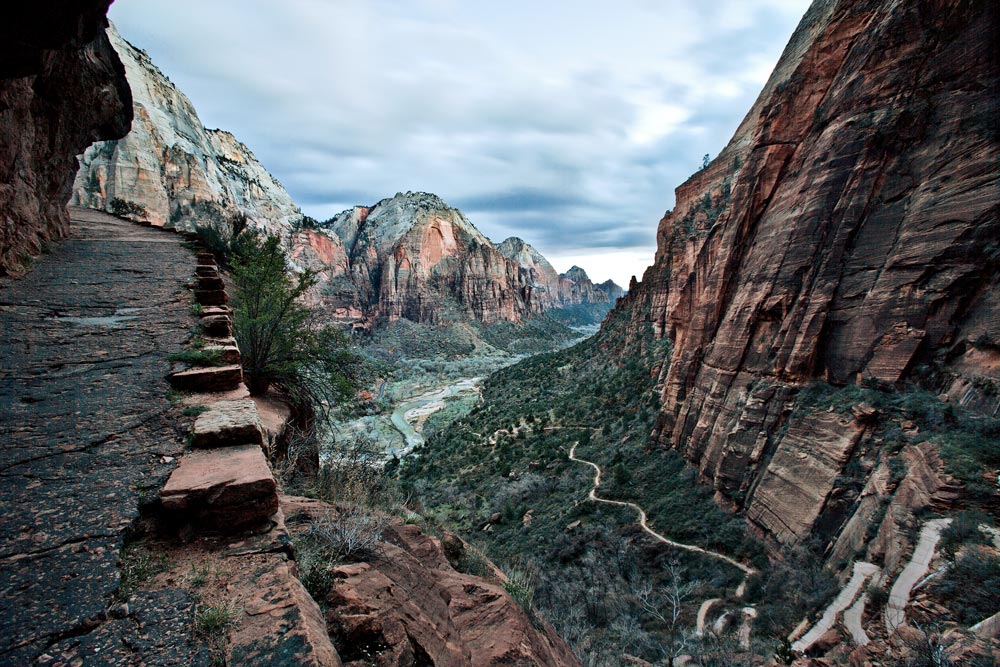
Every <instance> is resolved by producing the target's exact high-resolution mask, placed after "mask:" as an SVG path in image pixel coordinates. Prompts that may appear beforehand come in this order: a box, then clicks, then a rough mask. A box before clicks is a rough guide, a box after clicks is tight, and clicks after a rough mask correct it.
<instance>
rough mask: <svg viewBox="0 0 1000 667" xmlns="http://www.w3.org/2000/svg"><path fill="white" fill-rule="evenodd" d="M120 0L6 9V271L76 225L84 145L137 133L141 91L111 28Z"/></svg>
mask: <svg viewBox="0 0 1000 667" xmlns="http://www.w3.org/2000/svg"><path fill="white" fill-rule="evenodd" d="M110 4H111V2H110V0H84V1H81V2H78V3H73V4H72V7H70V5H69V4H68V3H61V4H59V5H58V6H56V7H49V6H47V5H42V4H39V3H26V4H17V5H14V6H10V7H5V9H4V19H3V21H2V22H0V275H4V274H7V273H18V272H21V271H23V270H24V269H25V268H26V264H25V262H26V261H27V259H28V257H30V256H31V255H37V254H38V253H39V252H41V249H42V244H43V243H44V242H46V241H50V240H54V239H60V238H63V237H65V236H66V235H67V233H68V231H69V215H68V213H67V211H66V202H67V201H68V200H69V196H70V192H71V186H72V183H73V175H74V174H75V173H76V158H75V156H76V155H77V153H79V152H80V151H82V150H83V149H84V148H86V147H87V145H89V144H90V143H91V142H93V141H96V140H98V139H113V138H117V137H121V136H123V135H124V134H125V133H126V132H128V125H129V121H130V120H131V119H132V96H131V94H130V92H129V87H128V83H127V82H126V80H125V72H124V69H123V68H122V64H121V61H120V60H119V59H118V56H117V55H116V54H115V52H114V50H113V49H112V48H111V44H110V43H109V41H108V38H107V36H106V35H105V34H104V27H105V26H106V25H107V19H106V18H105V15H106V13H107V9H108V5H110Z"/></svg>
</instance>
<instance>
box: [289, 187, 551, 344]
mask: <svg viewBox="0 0 1000 667" xmlns="http://www.w3.org/2000/svg"><path fill="white" fill-rule="evenodd" d="M324 227H325V228H326V230H327V234H326V238H328V239H329V240H330V251H329V254H330V256H331V257H333V258H335V260H336V261H335V263H334V264H333V265H331V266H330V284H329V285H328V287H326V289H325V293H324V302H325V303H327V304H328V305H329V306H330V307H331V308H333V309H335V310H336V309H342V310H344V311H345V312H359V313H361V314H362V315H363V316H364V317H365V318H369V319H372V318H385V319H388V320H395V319H400V318H406V319H409V320H412V321H414V322H420V323H432V324H440V323H445V322H449V321H453V320H458V319H466V318H469V317H471V318H473V319H475V320H477V321H478V322H481V323H483V324H492V323H495V322H502V321H504V322H520V321H522V320H523V319H524V318H526V317H528V316H530V315H533V314H537V313H541V312H542V310H543V309H544V306H543V303H542V301H540V299H539V297H538V296H537V294H536V291H535V290H534V288H533V287H532V285H531V283H530V281H529V279H528V277H527V275H526V274H525V273H524V272H522V270H521V267H520V266H519V265H518V264H517V262H515V261H514V260H511V259H508V258H507V257H504V256H503V255H502V254H501V253H500V251H498V250H497V248H496V247H495V246H494V245H493V243H492V242H491V241H490V240H489V239H488V238H486V236H484V235H483V234H482V233H481V232H480V231H479V230H478V229H476V228H475V227H474V226H473V225H472V223H471V222H469V220H468V218H466V217H465V215H463V214H462V212H461V211H459V210H458V209H454V208H451V207H450V206H448V205H447V204H446V203H444V202H443V201H442V200H441V199H440V198H439V197H437V196H435V195H432V194H427V193H423V192H407V193H399V194H397V195H396V196H395V197H392V198H390V199H383V200H382V201H380V202H378V203H377V204H375V206H372V207H370V208H368V207H360V206H357V207H354V208H352V209H349V210H347V211H344V212H343V213H340V214H338V215H337V216H335V217H334V218H333V219H331V220H330V221H328V222H327V223H324ZM338 239H339V241H340V248H342V249H343V250H342V252H343V253H344V255H346V259H347V265H346V267H345V268H346V271H345V272H344V273H340V270H341V267H344V264H343V262H342V261H341V250H340V248H338V244H337V240H338ZM324 243H325V242H324ZM303 253H304V251H303ZM317 254H320V253H317Z"/></svg>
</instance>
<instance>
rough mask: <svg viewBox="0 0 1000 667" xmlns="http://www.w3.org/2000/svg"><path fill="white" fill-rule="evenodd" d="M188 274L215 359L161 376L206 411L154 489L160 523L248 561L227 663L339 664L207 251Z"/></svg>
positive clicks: (236, 588) (237, 587) (225, 556)
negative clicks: (302, 566) (309, 586)
mask: <svg viewBox="0 0 1000 667" xmlns="http://www.w3.org/2000/svg"><path fill="white" fill-rule="evenodd" d="M195 276H196V280H197V285H196V289H195V290H194V295H195V299H196V301H197V303H198V304H199V305H200V306H201V309H200V318H199V320H200V321H199V325H198V331H199V333H200V336H201V337H202V338H204V339H206V340H207V343H208V344H207V345H205V346H204V347H203V348H202V349H203V350H206V351H216V352H217V354H216V355H215V357H216V359H215V360H216V361H217V362H219V363H221V364H222V365H215V366H195V367H193V368H188V369H185V370H180V371H176V372H173V373H171V374H170V375H169V376H168V381H169V382H170V384H171V386H172V387H173V388H174V389H175V390H178V391H181V392H186V395H185V397H184V398H183V403H184V404H185V405H187V406H201V407H203V408H205V411H204V412H202V413H201V414H199V415H198V417H197V418H196V419H195V421H194V424H193V426H192V427H191V431H190V444H191V450H190V451H188V452H186V453H185V454H184V455H183V456H182V457H180V460H179V461H178V464H177V467H176V468H175V469H174V471H173V472H172V473H171V475H170V477H169V478H168V480H167V482H166V484H165V485H164V486H163V488H162V489H161V490H160V492H159V498H160V504H161V507H162V509H163V512H164V515H165V517H166V519H167V521H168V523H169V524H171V525H175V526H178V527H180V532H181V534H182V535H184V536H186V538H185V539H187V540H190V541H191V542H192V544H196V545H197V544H198V543H199V542H198V540H199V538H201V537H202V536H204V541H205V544H206V547H205V551H206V553H205V554H204V555H203V556H204V557H205V558H215V559H217V560H218V562H219V563H220V564H221V566H222V567H227V566H228V567H232V566H233V565H232V564H233V559H243V560H244V561H246V562H245V563H244V564H243V567H249V566H251V565H252V567H250V569H251V570H252V571H253V573H254V574H253V575H252V576H251V577H248V578H240V580H239V581H233V582H232V583H231V584H230V585H229V586H228V588H230V589H231V592H232V595H233V599H234V602H236V603H239V604H240V606H241V613H240V616H241V617H240V619H239V622H238V623H237V624H236V625H235V626H234V627H233V628H232V629H231V630H230V631H228V633H227V637H226V656H227V664H228V662H229V660H237V661H238V662H239V664H247V665H316V666H317V667H318V666H320V665H339V664H340V661H339V659H338V658H337V654H336V651H335V650H334V649H333V645H332V644H331V643H330V639H329V636H328V635H327V633H326V628H325V624H324V623H323V620H322V618H323V617H322V614H321V612H320V610H319V607H318V606H317V605H316V602H315V601H314V600H313V599H312V598H311V597H310V596H309V594H308V592H306V590H305V588H304V587H303V586H302V584H301V582H300V581H299V579H298V578H297V577H296V576H295V574H294V573H295V565H294V563H293V562H291V561H292V553H291V549H290V546H289V539H288V534H287V531H286V530H285V526H284V518H283V516H282V514H281V511H280V509H279V500H278V486H277V483H276V481H275V478H274V475H273V473H272V471H271V468H270V466H269V464H268V460H267V456H266V454H265V447H267V446H268V443H269V438H268V432H269V430H273V428H274V426H273V425H271V428H270V429H266V428H265V426H264V424H263V423H262V421H261V416H260V413H259V411H258V408H257V404H256V403H255V402H254V400H253V399H251V398H250V395H249V391H248V390H247V387H246V385H245V384H244V383H243V374H242V367H241V365H240V351H239V348H238V346H237V345H236V341H235V339H234V338H233V329H232V317H231V312H230V310H229V307H228V306H227V305H226V304H228V302H229V298H228V295H227V294H226V291H225V283H224V280H223V277H222V275H221V274H220V272H219V269H218V266H217V265H216V262H215V259H214V257H213V256H212V255H211V253H204V252H203V253H198V265H197V267H196V269H195ZM281 426H283V424H282V425H281ZM220 543H221V549H220ZM236 567H237V568H239V567H241V566H240V565H237V566H236ZM262 600H264V601H270V602H269V604H266V605H265V604H263V603H262V602H261V601H262Z"/></svg>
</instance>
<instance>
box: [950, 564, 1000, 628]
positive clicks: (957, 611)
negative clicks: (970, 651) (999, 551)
mask: <svg viewBox="0 0 1000 667" xmlns="http://www.w3.org/2000/svg"><path fill="white" fill-rule="evenodd" d="M998 590H1000V558H998V557H997V556H995V555H993V554H992V553H990V551H989V549H987V548H983V547H979V546H973V547H970V548H969V549H968V550H966V551H964V552H963V553H962V554H961V555H959V556H958V558H956V559H955V562H954V563H953V564H952V566H951V567H950V568H949V569H948V570H946V571H945V573H944V574H943V575H942V576H941V577H940V578H939V579H938V580H937V581H936V582H935V583H934V584H933V591H934V593H935V594H936V595H937V596H938V597H939V598H940V599H941V600H942V601H943V602H944V603H945V605H946V606H947V607H948V609H950V610H951V612H952V614H953V615H954V616H955V620H957V621H958V622H959V623H961V624H962V625H974V624H975V623H978V622H979V621H981V620H983V619H984V618H986V617H987V616H989V615H990V614H993V613H996V592H997V591H998Z"/></svg>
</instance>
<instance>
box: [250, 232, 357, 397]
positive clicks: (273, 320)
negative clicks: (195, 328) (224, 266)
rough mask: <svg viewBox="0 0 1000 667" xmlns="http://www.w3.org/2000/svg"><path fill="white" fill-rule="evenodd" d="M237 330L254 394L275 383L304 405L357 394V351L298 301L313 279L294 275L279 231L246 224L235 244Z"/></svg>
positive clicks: (313, 277)
mask: <svg viewBox="0 0 1000 667" xmlns="http://www.w3.org/2000/svg"><path fill="white" fill-rule="evenodd" d="M231 247H232V275H233V284H234V286H235V297H234V299H233V330H234V335H235V337H236V340H237V342H238V343H239V347H240V352H241V355H240V356H241V359H242V362H243V371H244V373H245V375H246V377H247V384H248V386H249V387H250V393H251V394H254V395H260V394H263V393H265V392H266V391H267V389H268V388H269V387H273V388H274V389H276V390H277V391H278V392H279V393H280V394H282V395H283V396H284V397H285V398H286V399H288V401H289V402H290V403H291V404H292V405H293V406H295V407H296V408H298V409H300V410H305V411H312V410H318V411H321V412H323V411H325V410H326V408H328V407H329V406H332V405H336V404H338V403H340V402H341V401H343V400H344V399H346V398H348V397H349V396H351V395H352V394H353V391H354V383H355V382H356V379H357V375H358V373H359V372H360V369H361V361H360V358H359V357H357V356H355V355H354V354H352V353H351V352H349V351H348V349H347V339H346V337H345V336H344V334H343V333H342V332H341V331H339V330H338V329H336V328H334V327H332V326H329V325H322V324H320V322H319V320H320V318H321V316H322V314H321V313H319V312H317V311H313V310H312V309H310V308H309V307H308V306H306V305H304V304H303V303H302V302H301V299H302V297H303V296H304V295H305V293H306V291H307V290H308V289H309V288H310V287H312V286H313V285H314V284H315V283H316V277H315V274H313V273H312V272H310V271H305V272H303V273H301V274H298V275H295V276H292V275H290V273H289V266H288V261H287V259H286V257H285V253H284V251H283V250H282V249H281V240H280V239H279V238H278V237H276V236H270V237H267V238H263V237H261V235H259V234H258V233H257V232H255V231H253V230H249V229H246V230H243V231H242V232H240V234H239V235H238V236H237V237H236V240H235V241H234V242H233V243H232V244H231Z"/></svg>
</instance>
